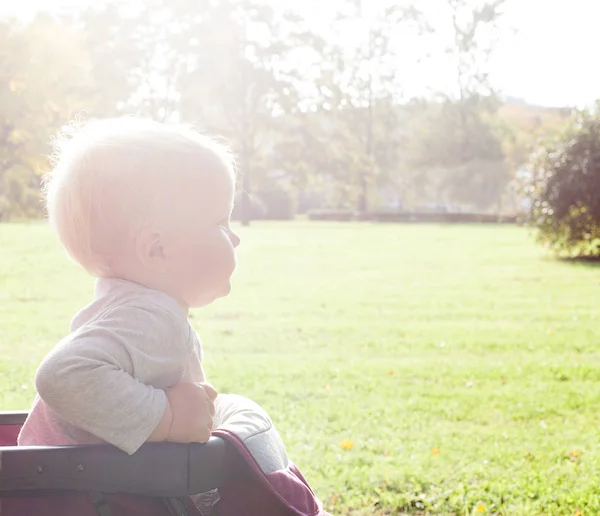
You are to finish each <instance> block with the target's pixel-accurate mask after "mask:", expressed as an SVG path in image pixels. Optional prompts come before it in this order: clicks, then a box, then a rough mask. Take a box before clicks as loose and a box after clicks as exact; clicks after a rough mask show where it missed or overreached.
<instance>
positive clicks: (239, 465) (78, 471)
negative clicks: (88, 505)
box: [0, 437, 246, 497]
mask: <svg viewBox="0 0 600 516" xmlns="http://www.w3.org/2000/svg"><path fill="white" fill-rule="evenodd" d="M245 471H246V468H245V463H244V461H243V460H242V459H241V457H240V456H239V455H238V454H237V453H236V452H235V450H233V448H231V447H230V446H229V445H228V443H227V442H226V441H224V440H223V439H220V438H217V437H212V438H211V439H210V441H209V442H208V443H206V444H176V443H152V444H145V445H144V446H142V447H141V448H140V449H139V450H138V451H137V452H136V453H134V454H133V455H131V456H130V455H127V454H126V453H124V452H122V451H121V450H118V449H117V448H115V447H113V446H109V445H95V446H61V447H44V446H39V447H38V446H34V447H17V446H10V447H0V493H7V492H15V491H29V490H57V489H58V490H75V491H100V492H104V493H117V492H118V493H129V494H137V495H145V496H161V497H177V496H185V495H188V494H196V493H202V492H206V491H210V490H212V489H215V488H218V487H221V486H222V485H224V484H225V483H226V482H228V481H230V480H231V479H233V478H234V477H236V476H238V475H242V474H244V472H245Z"/></svg>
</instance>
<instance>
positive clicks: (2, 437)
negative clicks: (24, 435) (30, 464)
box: [0, 425, 21, 446]
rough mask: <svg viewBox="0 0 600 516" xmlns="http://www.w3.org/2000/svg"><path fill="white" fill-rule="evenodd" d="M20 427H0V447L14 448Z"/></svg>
mask: <svg viewBox="0 0 600 516" xmlns="http://www.w3.org/2000/svg"><path fill="white" fill-rule="evenodd" d="M20 431H21V425H0V446H16V445H17V437H18V436H19V432H20Z"/></svg>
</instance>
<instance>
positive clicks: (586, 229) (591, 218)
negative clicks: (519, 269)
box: [523, 102, 600, 258]
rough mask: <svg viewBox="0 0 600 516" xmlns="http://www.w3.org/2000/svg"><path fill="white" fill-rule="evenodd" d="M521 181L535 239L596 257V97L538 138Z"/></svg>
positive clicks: (599, 205) (599, 133)
mask: <svg viewBox="0 0 600 516" xmlns="http://www.w3.org/2000/svg"><path fill="white" fill-rule="evenodd" d="M523 183H524V185H523V186H524V188H523V191H524V193H525V195H526V196H527V198H528V199H529V200H530V201H531V210H530V213H529V215H530V220H531V222H532V224H533V225H534V226H536V227H537V229H538V231H539V233H538V239H539V240H540V241H541V242H543V243H545V244H546V245H548V246H549V247H551V248H552V249H554V250H555V251H556V252H558V253H559V254H561V255H562V256H569V257H596V258H598V257H600V102H598V103H597V104H596V107H595V109H593V110H588V111H579V112H577V113H575V115H574V116H573V119H572V121H571V123H570V124H569V125H568V126H567V127H566V129H565V130H564V131H562V133H561V134H560V135H559V136H558V137H557V138H554V139H548V140H546V141H544V142H541V143H540V145H539V146H538V147H537V149H536V150H535V152H534V153H533V154H532V156H531V160H530V164H529V173H528V174H526V175H525V176H524V178H523Z"/></svg>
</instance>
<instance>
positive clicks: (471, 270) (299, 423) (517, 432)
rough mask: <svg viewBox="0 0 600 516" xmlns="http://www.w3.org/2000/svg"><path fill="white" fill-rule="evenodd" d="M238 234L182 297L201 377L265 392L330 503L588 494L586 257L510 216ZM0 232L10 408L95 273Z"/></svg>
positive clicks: (592, 425)
mask: <svg viewBox="0 0 600 516" xmlns="http://www.w3.org/2000/svg"><path fill="white" fill-rule="evenodd" d="M241 236H242V240H243V242H242V246H241V248H240V253H239V254H240V264H239V268H238V271H237V272H236V276H235V278H234V290H233V293H232V294H231V296H230V297H229V298H228V299H225V300H221V301H219V302H217V303H215V304H214V305H213V306H211V307H209V308H207V309H205V310H203V311H199V312H196V313H194V314H193V322H194V324H195V326H196V328H197V329H198V331H199V333H200V335H201V336H202V338H203V341H204V346H205V354H206V358H205V360H206V369H207V372H208V374H209V379H210V381H211V382H212V383H214V385H215V386H216V387H217V388H218V389H219V390H221V391H222V392H237V393H239V394H243V395H245V396H248V397H250V398H252V399H254V400H256V401H257V402H258V403H260V404H261V405H263V406H264V407H265V408H266V409H267V410H268V411H269V412H270V414H271V415H272V417H273V419H274V420H275V422H276V424H277V426H278V428H279V430H280V433H281V434H282V436H283V438H284V440H285V442H286V444H287V447H288V452H289V454H290V456H291V458H292V460H294V461H295V462H296V463H297V464H298V465H299V467H300V469H301V470H302V471H303V472H304V473H305V474H306V476H307V478H308V479H309V481H310V483H311V485H312V486H313V487H314V489H315V490H316V492H317V494H318V495H319V496H320V497H321V498H322V499H323V500H324V502H325V504H326V506H327V507H328V509H329V510H331V511H332V512H333V513H335V514H374V513H376V514H398V513H410V514H457V515H467V514H472V513H474V512H475V511H477V504H478V503H480V504H482V505H480V506H479V508H480V509H481V510H483V509H485V510H486V511H487V514H494V513H496V514H516V515H540V514H546V515H563V514H564V515H573V514H579V513H577V510H581V511H582V512H581V514H583V515H595V514H600V497H599V494H600V449H599V444H600V430H599V428H600V355H599V346H598V344H599V343H600V289H599V287H600V267H599V266H598V264H583V263H579V264H577V263H565V262H560V261H556V260H553V259H552V258H550V257H548V256H546V254H545V253H544V251H543V250H542V249H540V248H538V247H536V246H535V245H534V244H533V243H532V240H533V239H532V237H531V235H530V234H529V233H528V232H527V230H524V229H520V228H515V227H502V226H498V227H496V226H470V227H468V226H421V225H415V226H406V225H370V224H347V225H346V224H329V223H312V224H310V223H294V224H276V223H273V224H255V225H254V226H252V227H250V228H248V229H243V230H242V231H241ZM0 246H1V249H2V252H1V253H0V357H1V358H0V371H1V373H2V374H1V376H0V408H1V409H3V410H7V409H20V408H25V407H28V406H29V404H30V402H31V399H32V397H33V395H34V392H33V389H32V377H33V374H34V371H35V367H36V365H37V363H38V362H39V361H40V360H41V358H42V357H43V356H44V354H45V353H46V352H47V351H48V350H49V349H50V348H51V347H52V346H53V345H54V344H55V342H56V341H57V340H58V339H59V338H61V337H62V336H63V335H64V334H65V332H67V331H68V323H69V320H70V318H71V316H72V315H73V314H74V313H75V311H76V310H77V309H78V308H80V307H81V306H83V305H84V304H85V303H86V302H87V301H88V300H89V298H90V293H91V281H90V280H89V278H87V277H86V275H85V274H84V273H82V272H80V271H79V270H78V269H77V268H76V267H75V266H74V265H72V264H70V263H69V262H68V261H67V259H66V258H65V257H64V255H63V253H62V252H61V251H60V250H59V249H58V247H57V244H56V243H55V241H54V237H53V235H52V234H51V233H50V231H49V230H48V229H47V228H46V227H45V226H43V225H0ZM346 439H351V440H352V441H353V443H354V447H353V448H351V449H349V450H344V449H343V448H342V447H341V443H342V442H343V441H344V440H346ZM437 450H439V454H438V453H436V452H437ZM569 454H570V455H569Z"/></svg>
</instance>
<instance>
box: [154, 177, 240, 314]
mask: <svg viewBox="0 0 600 516" xmlns="http://www.w3.org/2000/svg"><path fill="white" fill-rule="evenodd" d="M204 181H207V180H204ZM234 188H235V187H234V182H233V178H232V177H231V176H230V175H229V174H226V173H223V174H220V175H219V176H216V177H214V178H212V179H211V180H210V184H204V185H201V188H199V190H198V191H190V192H188V193H186V194H185V195H184V196H183V198H182V199H181V203H182V205H181V206H179V207H178V208H180V209H178V210H177V211H180V212H182V213H185V214H186V216H185V217H181V218H180V219H181V220H180V222H178V223H177V224H176V227H174V228H173V231H172V234H171V235H170V236H169V237H168V238H169V239H170V241H169V242H168V245H167V246H166V248H165V251H166V263H167V267H168V270H167V274H168V276H169V278H168V282H169V283H170V285H171V288H170V290H171V294H172V295H174V296H175V297H176V298H177V299H178V301H180V302H181V303H184V304H185V305H186V306H188V307H191V308H194V307H201V306H205V305H207V304H209V303H211V302H212V301H214V300H215V299H217V298H219V297H223V296H226V295H227V294H229V291H230V290H231V281H230V280H231V275H232V274H233V271H234V269H235V265H236V258H235V248H236V247H237V246H238V245H239V243H240V239H239V237H238V236H237V235H236V234H235V233H234V232H233V231H232V230H231V227H230V225H229V221H230V220H229V219H230V215H231V210H232V208H233V197H234ZM188 194H189V195H188Z"/></svg>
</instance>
